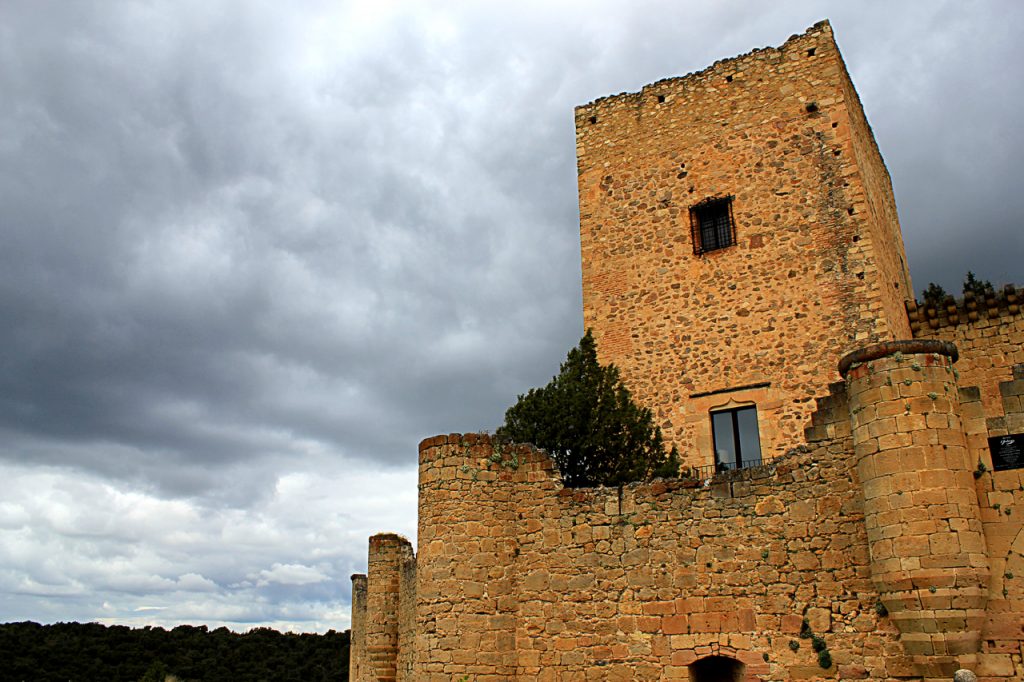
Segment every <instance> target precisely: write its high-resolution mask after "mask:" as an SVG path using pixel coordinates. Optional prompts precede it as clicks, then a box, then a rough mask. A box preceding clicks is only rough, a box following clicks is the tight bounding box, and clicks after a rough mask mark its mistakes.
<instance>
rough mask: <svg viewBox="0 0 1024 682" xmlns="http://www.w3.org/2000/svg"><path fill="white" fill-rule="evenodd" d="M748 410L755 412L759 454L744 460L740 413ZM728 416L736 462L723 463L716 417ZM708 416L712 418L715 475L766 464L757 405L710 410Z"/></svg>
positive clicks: (712, 450)
mask: <svg viewBox="0 0 1024 682" xmlns="http://www.w3.org/2000/svg"><path fill="white" fill-rule="evenodd" d="M746 410H753V412H754V427H755V432H754V433H755V435H756V436H757V454H756V456H753V457H749V458H747V459H746V460H744V457H743V442H742V440H741V439H740V423H739V416H738V415H739V413H740V412H744V411H746ZM723 414H728V415H729V417H730V421H731V425H732V434H731V435H732V442H733V448H734V453H733V455H734V457H735V461H734V462H722V461H720V460H719V459H718V433H717V432H716V429H715V416H716V415H723ZM708 416H710V417H711V453H712V457H713V459H714V464H713V466H714V468H715V473H718V472H721V471H738V470H740V469H749V468H751V467H756V466H760V465H761V464H762V463H763V462H764V453H763V451H762V449H761V422H760V419H759V418H758V414H757V405H756V404H754V403H750V404H746V405H733V406H731V407H723V408H720V409H713V410H710V411H709V413H708Z"/></svg>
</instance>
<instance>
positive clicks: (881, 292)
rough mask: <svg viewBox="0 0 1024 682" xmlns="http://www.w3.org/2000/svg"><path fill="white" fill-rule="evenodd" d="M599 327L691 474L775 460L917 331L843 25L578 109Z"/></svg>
mask: <svg viewBox="0 0 1024 682" xmlns="http://www.w3.org/2000/svg"><path fill="white" fill-rule="evenodd" d="M576 146H577V149H576V151H577V157H578V173H579V202H580V240H581V246H582V256H583V307H584V321H585V324H586V326H587V327H590V328H592V329H593V330H594V335H595V338H596V339H597V342H598V351H599V353H600V354H601V356H602V357H601V359H602V361H603V362H614V363H615V364H616V365H617V366H618V367H619V368H620V369H621V370H622V374H623V377H624V379H625V381H626V383H627V385H628V386H629V387H630V389H631V390H632V391H633V393H634V395H635V397H636V398H637V400H638V402H639V403H640V404H642V405H646V406H650V407H651V408H652V409H654V410H655V411H656V416H657V417H658V419H659V422H660V424H661V426H662V429H663V431H664V433H665V436H666V438H667V439H668V440H670V441H672V442H674V443H676V444H677V445H678V446H679V448H680V451H681V452H682V453H683V457H684V460H685V462H686V463H687V464H690V465H698V466H699V465H709V464H712V463H713V461H714V459H713V452H717V454H718V459H719V461H721V462H723V463H724V464H725V465H727V466H737V465H740V466H742V465H743V464H744V463H746V464H749V463H751V461H753V460H757V459H760V458H761V457H762V456H763V457H764V458H765V459H768V458H771V457H773V456H775V455H776V454H780V453H781V452H783V451H784V450H785V449H786V448H788V447H791V446H792V445H793V443H794V442H799V441H800V439H801V437H802V432H803V428H804V425H805V423H806V421H807V417H808V416H809V414H810V412H811V411H812V408H813V400H812V398H813V397H814V396H815V395H818V394H820V392H821V387H822V386H824V385H826V384H828V383H829V382H832V381H836V380H838V378H839V377H838V375H837V374H836V369H835V368H836V363H837V361H838V360H839V358H840V357H841V356H842V355H843V353H845V352H846V351H849V350H852V349H853V348H855V347H858V346H862V345H864V344H866V343H870V342H874V341H884V340H889V339H895V338H910V336H911V332H910V327H909V323H908V321H907V315H906V312H905V310H904V300H905V299H907V298H911V297H912V289H911V284H910V276H909V273H908V270H907V267H906V263H905V257H904V250H903V241H902V237H901V235H900V229H899V222H898V219H897V216H896V206H895V202H894V200H893V193H892V187H891V184H890V180H889V175H888V172H887V171H886V168H885V164H884V162H883V161H882V157H881V155H880V154H879V151H878V148H877V146H876V144H875V140H874V138H873V136H872V134H871V129H870V127H869V126H868V123H867V120H866V119H865V117H864V112H863V110H862V109H861V106H860V101H859V100H858V98H857V93H856V92H855V90H854V88H853V85H852V83H851V82H850V78H849V76H848V75H847V72H846V68H845V67H844V65H843V61H842V58H841V57H840V55H839V51H838V49H837V47H836V44H835V42H834V40H833V37H832V29H831V27H830V26H829V24H828V23H827V22H822V23H819V24H817V25H815V26H814V27H812V28H811V29H810V30H808V31H807V33H804V34H802V35H799V36H793V37H792V38H790V39H789V40H788V41H787V42H786V43H785V44H784V45H783V46H782V47H780V48H765V49H761V50H755V51H753V52H751V53H749V54H746V55H743V56H740V57H737V58H735V59H727V60H723V61H720V62H717V63H716V64H715V65H713V66H711V67H710V68H708V69H706V70H704V71H701V72H699V73H695V74H691V75H689V76H685V77H682V78H672V79H667V80H663V81H659V82H658V83H655V84H653V85H649V86H646V87H644V88H643V90H641V91H640V92H638V93H627V94H622V95H617V96H614V97H606V98H602V99H599V100H597V101H595V102H592V103H591V104H587V105H584V106H581V107H578V108H577V110H576Z"/></svg>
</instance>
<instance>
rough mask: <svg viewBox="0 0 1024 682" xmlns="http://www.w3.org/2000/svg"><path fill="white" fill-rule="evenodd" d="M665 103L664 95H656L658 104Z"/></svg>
mask: <svg viewBox="0 0 1024 682" xmlns="http://www.w3.org/2000/svg"><path fill="white" fill-rule="evenodd" d="M664 103H665V95H658V104H664Z"/></svg>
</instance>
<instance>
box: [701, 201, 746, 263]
mask: <svg viewBox="0 0 1024 682" xmlns="http://www.w3.org/2000/svg"><path fill="white" fill-rule="evenodd" d="M732 200H733V197H731V196H729V197H712V198H709V199H705V200H704V201H702V202H700V203H699V204H695V205H693V206H691V207H690V231H691V232H692V235H693V252H694V253H695V254H697V255H698V256H699V255H701V254H703V253H707V252H708V251H717V250H718V249H724V248H725V247H727V246H732V245H733V244H735V243H736V222H735V221H734V220H733V218H732Z"/></svg>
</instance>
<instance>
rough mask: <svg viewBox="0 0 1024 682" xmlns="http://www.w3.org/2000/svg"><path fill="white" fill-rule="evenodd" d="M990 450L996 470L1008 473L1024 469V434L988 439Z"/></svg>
mask: <svg viewBox="0 0 1024 682" xmlns="http://www.w3.org/2000/svg"><path fill="white" fill-rule="evenodd" d="M988 449H989V452H991V453H992V468H993V469H994V470H996V471H1006V470H1007V469H1020V468H1022V467H1024V433H1011V434H1010V435H1008V436H992V437H990V438H989V439H988Z"/></svg>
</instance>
